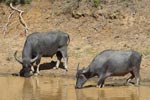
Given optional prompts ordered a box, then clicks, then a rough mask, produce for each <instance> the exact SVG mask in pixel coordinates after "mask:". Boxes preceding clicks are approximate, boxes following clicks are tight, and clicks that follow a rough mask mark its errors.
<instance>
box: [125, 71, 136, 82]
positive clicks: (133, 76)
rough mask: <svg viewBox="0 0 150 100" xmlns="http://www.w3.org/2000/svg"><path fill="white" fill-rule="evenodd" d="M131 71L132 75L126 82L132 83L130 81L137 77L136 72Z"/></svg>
mask: <svg viewBox="0 0 150 100" xmlns="http://www.w3.org/2000/svg"><path fill="white" fill-rule="evenodd" d="M130 73H131V76H130V77H129V78H128V79H127V81H126V84H128V83H130V81H131V80H132V79H133V78H135V75H134V73H133V72H130Z"/></svg>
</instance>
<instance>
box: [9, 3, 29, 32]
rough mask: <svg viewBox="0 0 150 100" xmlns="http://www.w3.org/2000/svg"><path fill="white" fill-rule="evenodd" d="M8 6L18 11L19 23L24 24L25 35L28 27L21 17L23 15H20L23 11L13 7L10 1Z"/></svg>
mask: <svg viewBox="0 0 150 100" xmlns="http://www.w3.org/2000/svg"><path fill="white" fill-rule="evenodd" d="M10 7H11V9H13V10H14V11H17V12H19V19H20V22H21V24H22V25H23V26H24V31H25V35H27V33H28V30H29V28H28V26H27V24H26V22H25V21H24V19H23V17H22V14H23V12H24V11H22V10H20V9H17V8H15V7H13V5H12V3H10Z"/></svg>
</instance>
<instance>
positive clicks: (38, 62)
mask: <svg viewBox="0 0 150 100" xmlns="http://www.w3.org/2000/svg"><path fill="white" fill-rule="evenodd" d="M40 61H41V58H40V59H38V60H37V61H36V65H37V68H36V72H35V73H36V74H39V73H40V71H39V67H40Z"/></svg>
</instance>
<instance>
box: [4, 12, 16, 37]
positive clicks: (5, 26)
mask: <svg viewBox="0 0 150 100" xmlns="http://www.w3.org/2000/svg"><path fill="white" fill-rule="evenodd" d="M14 12H15V10H13V11H12V12H11V13H10V15H9V16H8V18H7V23H6V24H5V25H4V26H3V35H4V37H5V35H6V31H7V27H8V25H9V23H10V18H11V16H12V15H13V14H14Z"/></svg>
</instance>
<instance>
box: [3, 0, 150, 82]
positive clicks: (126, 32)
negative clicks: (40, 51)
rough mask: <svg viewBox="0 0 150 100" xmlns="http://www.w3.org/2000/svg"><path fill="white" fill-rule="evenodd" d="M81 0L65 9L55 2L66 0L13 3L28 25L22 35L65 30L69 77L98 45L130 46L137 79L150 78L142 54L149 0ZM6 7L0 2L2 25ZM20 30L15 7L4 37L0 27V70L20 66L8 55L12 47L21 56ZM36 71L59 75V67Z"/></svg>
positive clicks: (149, 43) (148, 46)
mask: <svg viewBox="0 0 150 100" xmlns="http://www.w3.org/2000/svg"><path fill="white" fill-rule="evenodd" d="M68 1H69V0H68ZM81 1H82V2H79V7H78V8H76V9H73V10H71V11H68V10H66V11H65V10H64V9H65V8H63V9H62V5H61V3H63V4H64V5H65V4H66V2H62V1H56V2H50V1H49V0H39V1H37V2H34V1H33V2H32V3H31V4H30V5H24V6H20V7H19V8H20V9H22V10H24V11H25V13H24V15H23V18H24V20H25V21H26V23H27V25H28V27H29V31H30V32H29V33H28V34H31V33H32V32H35V31H38V32H46V31H49V30H53V29H59V30H61V31H65V32H67V33H68V34H69V35H70V37H71V42H70V44H69V47H68V55H69V63H68V67H69V71H68V72H67V76H71V77H74V76H75V73H76V66H77V64H78V63H80V66H81V67H83V66H85V67H86V66H88V64H89V63H90V62H91V60H92V59H93V57H94V56H95V55H96V54H98V53H99V52H101V51H103V50H106V49H115V50H129V49H133V50H136V51H138V52H140V53H142V54H143V59H142V64H141V79H142V81H150V77H149V75H150V73H149V72H150V57H148V55H150V10H149V5H150V2H149V1H147V0H141V1H138V2H131V3H126V2H123V3H122V2H120V3H115V2H114V3H112V2H107V3H106V4H103V3H102V4H101V5H100V6H99V7H98V8H94V7H91V6H90V5H89V4H88V3H85V0H81ZM111 1H113V0H111ZM124 4H126V6H124ZM55 5H59V6H55ZM83 5H84V6H83ZM67 7H68V6H67ZM89 7H90V8H89ZM68 9H69V8H68ZM11 11H12V10H11V9H10V8H9V7H8V6H6V5H4V4H0V26H4V25H5V24H6V22H7V17H8V15H9V14H10V12H11ZM22 30H23V27H22V25H21V24H20V22H19V20H18V13H17V12H16V13H15V14H14V15H13V16H12V18H11V19H10V24H9V26H8V29H7V32H6V36H5V38H4V36H3V28H2V27H1V28H0V33H1V34H0V74H12V73H18V72H19V71H20V69H21V65H20V64H19V63H18V62H16V61H15V59H14V57H13V54H14V52H15V51H16V50H18V51H19V54H18V56H20V57H21V51H22V48H23V45H24V41H25V39H26V37H25V36H24V32H23V31H22ZM51 60H52V59H51V58H42V62H41V64H43V63H49V62H50V61H51ZM53 60H56V58H54V59H53ZM40 72H41V74H42V75H49V76H62V75H64V70H62V69H58V70H54V69H48V70H46V69H45V70H41V71H40ZM117 79H118V78H117Z"/></svg>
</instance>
